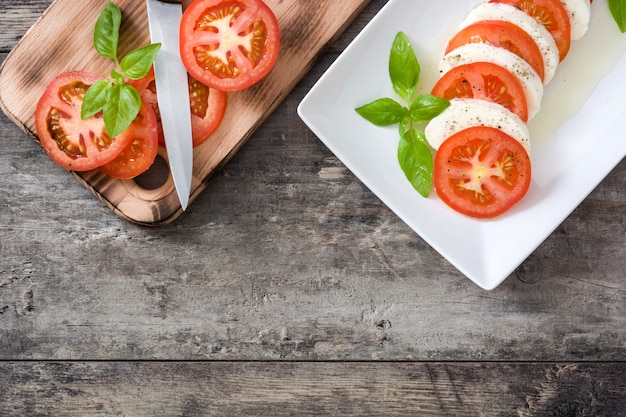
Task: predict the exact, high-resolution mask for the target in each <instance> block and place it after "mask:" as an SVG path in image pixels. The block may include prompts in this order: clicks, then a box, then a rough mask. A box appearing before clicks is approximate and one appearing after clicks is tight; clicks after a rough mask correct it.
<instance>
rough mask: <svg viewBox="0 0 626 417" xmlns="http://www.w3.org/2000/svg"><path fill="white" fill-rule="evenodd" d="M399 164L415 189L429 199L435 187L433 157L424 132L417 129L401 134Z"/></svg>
mask: <svg viewBox="0 0 626 417" xmlns="http://www.w3.org/2000/svg"><path fill="white" fill-rule="evenodd" d="M398 162H399V163H400V168H401V169H402V172H404V175H405V176H406V178H407V179H408V180H409V182H410V183H411V185H412V186H413V188H415V190H416V191H417V192H418V193H420V194H421V195H422V196H423V197H428V195H429V194H430V190H431V188H432V185H433V155H432V153H431V151H430V147H429V146H428V143H427V142H426V135H424V132H422V131H420V130H417V129H409V130H408V131H406V132H400V143H399V144H398Z"/></svg>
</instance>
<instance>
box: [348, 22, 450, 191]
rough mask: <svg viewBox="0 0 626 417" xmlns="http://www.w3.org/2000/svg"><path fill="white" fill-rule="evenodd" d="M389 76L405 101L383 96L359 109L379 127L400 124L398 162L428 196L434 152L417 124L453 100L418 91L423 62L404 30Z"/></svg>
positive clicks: (394, 49) (396, 42)
mask: <svg viewBox="0 0 626 417" xmlns="http://www.w3.org/2000/svg"><path fill="white" fill-rule="evenodd" d="M389 77H390V79H391V84H392V86H393V90H394V91H395V92H396V94H397V95H398V96H399V97H400V98H401V99H402V100H403V102H404V104H401V103H398V102H397V101H396V100H394V99H391V98H380V99H378V100H374V101H372V102H371V103H368V104H365V105H364V106H361V107H357V108H356V109H355V110H356V112H357V113H358V114H360V115H361V116H362V117H364V118H365V119H366V120H368V121H369V122H371V123H373V124H375V125H376V126H390V125H394V124H396V123H398V124H399V133H400V142H399V144H398V162H399V164H400V168H401V169H402V172H404V175H405V176H406V178H407V179H408V180H409V182H410V183H411V185H412V186H413V188H415V190H417V192H418V193H420V194H421V195H422V196H424V197H428V195H429V194H430V190H431V189H432V184H433V155H432V151H431V148H430V146H429V145H428V142H427V141H426V135H425V134H424V132H423V131H422V130H420V129H418V128H417V127H416V125H420V124H423V123H426V122H428V121H429V120H431V119H432V118H433V117H435V116H437V115H439V114H440V113H441V112H442V111H444V110H445V109H446V108H447V107H448V106H449V105H450V102H449V101H447V100H444V99H442V98H439V97H435V96H433V95H431V94H418V95H417V96H416V95H415V94H416V92H417V87H418V82H419V78H420V65H419V62H418V60H417V57H416V56H415V52H414V51H413V48H412V47H411V44H410V42H409V39H408V38H407V36H406V35H405V34H404V33H403V32H398V34H397V35H396V37H395V39H394V41H393V44H392V47H391V52H390V54H389Z"/></svg>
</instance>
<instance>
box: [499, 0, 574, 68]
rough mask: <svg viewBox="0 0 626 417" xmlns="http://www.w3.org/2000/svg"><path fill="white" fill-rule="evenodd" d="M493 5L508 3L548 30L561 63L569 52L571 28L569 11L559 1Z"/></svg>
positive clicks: (508, 0) (514, 1)
mask: <svg viewBox="0 0 626 417" xmlns="http://www.w3.org/2000/svg"><path fill="white" fill-rule="evenodd" d="M490 2H491V3H506V4H510V5H512V6H515V7H517V8H518V9H520V10H522V11H523V12H526V14H528V15H529V16H531V17H534V18H535V19H537V20H538V21H539V22H540V23H541V24H542V25H544V26H545V27H546V29H548V32H550V34H551V35H552V37H553V38H554V41H555V42H556V46H557V47H558V48H559V55H560V57H561V61H562V60H563V59H564V58H565V56H566V55H567V53H568V52H569V47H570V41H571V38H570V36H571V32H570V31H571V27H570V21H569V15H568V14H567V10H566V9H565V7H564V6H563V5H562V4H561V2H560V1H559V0H490Z"/></svg>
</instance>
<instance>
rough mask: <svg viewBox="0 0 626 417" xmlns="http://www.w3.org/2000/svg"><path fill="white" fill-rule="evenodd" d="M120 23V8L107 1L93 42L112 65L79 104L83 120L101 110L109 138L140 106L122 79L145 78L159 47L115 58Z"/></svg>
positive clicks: (118, 130)
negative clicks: (80, 104)
mask: <svg viewBox="0 0 626 417" xmlns="http://www.w3.org/2000/svg"><path fill="white" fill-rule="evenodd" d="M121 23H122V12H121V10H120V9H119V7H117V6H116V5H115V4H113V3H112V2H108V3H107V4H106V6H105V7H104V10H103V11H102V12H101V13H100V16H98V20H97V21H96V26H95V29H94V34H93V43H94V47H95V48H96V51H97V52H98V54H100V55H101V56H103V57H105V58H110V59H112V60H113V61H114V62H115V65H116V68H115V69H113V70H112V71H111V74H110V77H111V78H110V79H102V80H99V81H97V82H95V83H94V84H93V85H92V86H91V87H90V88H89V89H88V90H87V93H86V94H85V98H84V100H83V105H82V107H81V118H83V119H86V118H88V117H91V116H93V115H95V114H97V113H99V112H100V111H102V112H103V118H104V125H105V127H106V130H107V133H108V134H109V136H111V137H115V136H117V135H119V134H120V133H122V132H123V131H124V130H126V129H127V128H128V126H130V124H131V123H132V121H133V120H135V117H137V114H139V109H140V108H141V96H140V95H139V92H138V91H137V89H136V88H135V87H133V86H132V85H130V84H128V83H127V82H126V79H130V80H139V79H141V78H143V77H145V76H146V74H147V73H148V71H150V67H151V66H152V64H153V62H154V59H155V58H156V56H157V53H158V52H159V49H160V48H161V44H159V43H154V44H150V45H146V46H143V47H141V48H138V49H135V50H133V51H131V52H129V53H128V54H127V55H126V56H124V58H122V60H121V61H119V60H118V56H117V46H118V42H119V37H120V25H121Z"/></svg>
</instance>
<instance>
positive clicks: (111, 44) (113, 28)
mask: <svg viewBox="0 0 626 417" xmlns="http://www.w3.org/2000/svg"><path fill="white" fill-rule="evenodd" d="M121 23H122V12H121V11H120V9H119V7H117V6H116V5H115V4H113V3H111V2H108V3H107V4H106V6H105V7H104V10H102V12H101V13H100V16H98V20H97V21H96V27H95V30H94V33H93V44H94V46H95V48H96V51H98V53H99V54H100V55H102V56H103V57H105V58H111V59H113V60H115V62H117V43H118V40H119V36H120V25H121Z"/></svg>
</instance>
